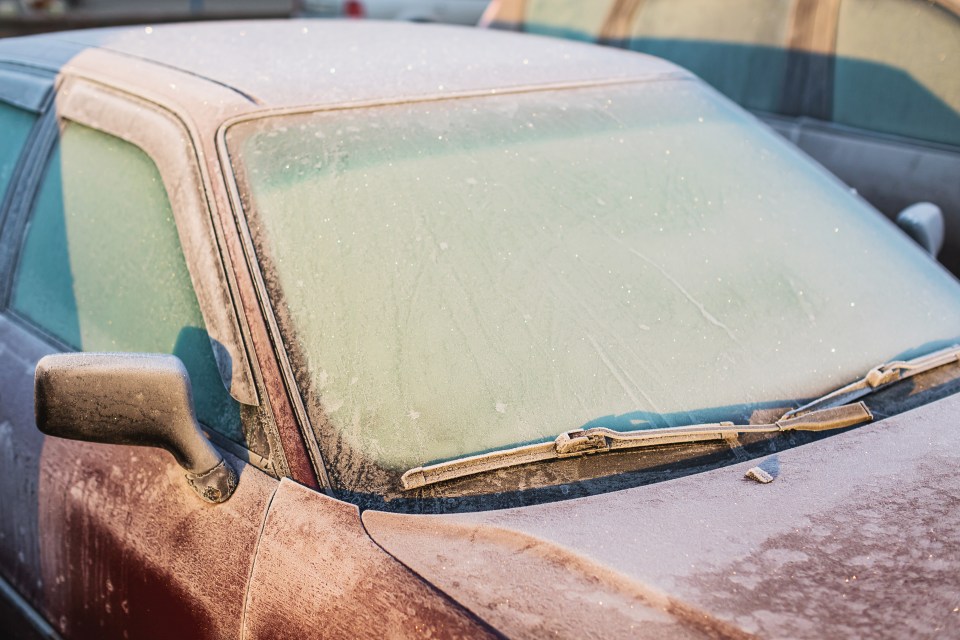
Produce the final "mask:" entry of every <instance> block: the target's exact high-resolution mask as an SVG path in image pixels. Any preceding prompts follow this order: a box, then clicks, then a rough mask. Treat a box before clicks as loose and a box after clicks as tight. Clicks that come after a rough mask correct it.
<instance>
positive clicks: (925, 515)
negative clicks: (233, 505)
mask: <svg viewBox="0 0 960 640" xmlns="http://www.w3.org/2000/svg"><path fill="white" fill-rule="evenodd" d="M958 414H960V396H953V397H950V398H946V399H943V400H941V401H939V402H936V403H932V404H929V405H926V406H923V407H920V408H918V409H915V410H913V411H910V412H908V413H904V414H900V415H898V416H894V417H891V418H887V419H885V420H880V421H878V422H875V423H873V424H871V425H868V426H865V427H862V428H859V429H855V430H852V431H849V432H846V433H843V434H839V435H837V436H834V437H831V438H827V439H824V440H821V441H818V442H815V443H812V444H808V445H805V446H802V447H797V448H795V449H790V450H787V451H782V452H780V453H778V454H776V455H775V456H771V457H770V458H767V459H761V460H752V461H749V462H745V463H743V464H739V465H733V466H729V467H724V468H722V469H717V470H714V471H710V472H706V473H701V474H697V475H692V476H688V477H684V478H679V479H675V480H671V481H667V482H663V483H660V484H655V485H649V486H644V487H637V488H633V489H628V490H623V491H617V492H612V493H607V494H602V495H597V496H591V497H588V498H581V499H576V500H569V501H565V502H556V503H550V504H541V505H536V506H530V507H523V508H517V509H508V510H502V511H489V512H478V513H466V514H451V515H438V516H427V515H410V514H395V513H385V512H377V511H366V512H364V514H363V522H364V525H365V526H366V528H367V531H368V532H369V534H370V535H371V536H372V537H373V539H374V540H375V541H376V542H377V543H378V544H380V545H381V546H382V547H383V548H384V549H385V550H387V551H388V552H389V553H391V554H393V555H394V556H395V557H396V558H397V559H399V560H400V561H401V562H403V563H404V564H406V565H407V566H408V567H410V568H411V569H412V570H413V571H415V572H417V573H418V574H419V575H421V576H422V577H423V578H424V579H426V580H427V581H429V582H431V583H433V584H434V585H435V586H436V587H438V588H439V589H441V590H443V591H445V592H446V593H448V594H449V595H450V596H451V597H452V598H454V599H455V600H457V601H458V602H460V603H461V604H462V605H463V606H465V607H466V608H467V609H469V610H471V611H472V612H473V613H475V614H476V615H477V616H479V617H481V618H483V619H484V620H486V621H487V622H489V623H490V624H491V625H493V626H494V627H495V628H497V629H498V630H500V631H501V632H503V633H504V634H506V635H508V636H511V637H546V636H557V637H577V638H589V637H596V638H610V637H633V638H637V637H639V638H647V637H670V638H676V637H724V638H726V637H733V638H739V637H752V636H760V637H791V638H803V637H810V638H823V637H871V638H876V637H898V638H900V637H917V636H928V635H931V636H932V635H938V636H940V635H943V636H949V637H960V474H958V471H960V429H958V419H957V416H958ZM758 464H762V466H763V468H765V469H766V470H768V471H771V472H772V474H773V475H774V476H775V480H774V481H773V482H772V483H770V484H760V483H758V482H755V481H753V480H749V479H746V478H745V477H744V474H745V473H746V471H747V470H748V469H750V468H751V467H753V466H756V465H758Z"/></svg>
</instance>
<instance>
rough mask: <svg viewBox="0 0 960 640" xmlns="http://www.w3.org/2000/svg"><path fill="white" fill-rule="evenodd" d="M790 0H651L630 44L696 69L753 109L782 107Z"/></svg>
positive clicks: (639, 15)
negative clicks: (781, 97)
mask: <svg viewBox="0 0 960 640" xmlns="http://www.w3.org/2000/svg"><path fill="white" fill-rule="evenodd" d="M790 8H791V1H790V0H723V2H718V1H717V0H645V1H644V2H642V3H641V4H640V8H639V10H638V11H637V13H636V17H635V19H634V26H633V32H632V34H631V40H630V48H631V49H633V50H635V51H643V52H644V53H649V54H652V55H655V56H660V57H661V58H666V59H667V60H671V61H673V62H675V63H677V64H679V65H680V66H683V67H686V68H687V69H690V70H691V71H693V72H694V73H696V74H697V75H698V76H700V77H701V78H703V79H704V80H706V81H707V82H709V83H710V84H712V85H713V86H714V87H716V88H717V89H719V90H720V91H721V92H723V93H724V94H726V95H727V96H729V97H730V98H731V99H733V100H734V101H736V102H738V103H740V104H741V105H743V106H745V107H749V108H751V109H760V110H762V111H772V112H776V111H778V110H779V108H780V96H781V93H782V91H783V85H784V78H785V75H786V68H787V47H786V43H787V36H788V30H789V23H790Z"/></svg>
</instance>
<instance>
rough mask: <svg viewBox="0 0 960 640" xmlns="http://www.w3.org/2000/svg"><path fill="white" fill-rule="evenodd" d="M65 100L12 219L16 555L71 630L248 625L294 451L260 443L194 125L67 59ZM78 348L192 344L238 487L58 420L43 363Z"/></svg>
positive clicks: (8, 340)
mask: <svg viewBox="0 0 960 640" xmlns="http://www.w3.org/2000/svg"><path fill="white" fill-rule="evenodd" d="M56 104H57V106H56V113H54V110H53V109H52V108H51V109H50V110H48V112H47V113H46V114H45V115H44V116H43V117H42V118H41V120H40V121H39V125H38V127H39V129H40V132H39V134H34V135H35V137H34V140H35V144H36V145H37V149H35V150H34V152H35V154H36V156H37V161H36V162H34V163H33V164H32V165H30V164H29V163H27V164H28V166H27V168H26V169H25V170H23V171H21V172H20V175H19V176H18V178H17V180H18V182H17V187H18V189H17V197H16V198H14V199H13V200H12V201H11V202H10V203H9V206H8V207H7V211H6V215H5V217H4V221H3V228H2V240H3V251H2V253H0V255H2V256H3V257H4V262H3V263H2V265H0V269H2V275H3V280H2V283H3V287H2V292H0V293H2V295H0V299H2V301H3V306H2V311H0V376H2V377H0V384H2V388H0V454H2V455H3V457H4V460H3V462H4V464H5V469H4V474H3V475H2V479H0V483H3V484H2V486H0V489H2V493H0V532H2V539H0V561H2V572H3V575H4V577H5V578H6V580H8V581H9V582H10V583H11V585H13V587H14V588H15V589H16V590H17V591H18V592H19V593H20V594H21V596H22V597H23V599H24V600H25V601H26V602H28V603H29V605H30V606H32V607H33V608H34V609H35V610H36V611H37V612H39V613H40V615H42V616H43V617H44V618H45V619H46V620H48V621H49V622H50V623H52V625H53V627H54V628H55V629H56V630H57V631H58V632H59V633H60V634H61V635H62V636H63V637H67V638H81V637H83V638H91V637H97V638H114V637H115V638H121V637H131V638H151V637H153V638H170V637H191V638H195V637H199V638H203V637H209V638H222V637H239V636H240V628H241V623H242V613H243V606H244V598H245V594H246V589H247V580H248V577H249V575H250V573H251V569H252V565H253V558H254V551H255V547H256V542H257V539H258V535H259V532H260V528H261V526H262V524H263V519H264V516H265V513H266V509H267V505H268V503H269V500H270V498H271V496H272V494H273V492H274V491H275V489H276V487H277V480H276V478H275V477H273V476H272V475H271V474H270V473H268V471H271V470H274V469H276V468H278V467H280V468H282V464H281V460H282V455H281V454H279V453H278V452H276V451H271V450H270V448H269V447H268V446H265V445H264V443H265V442H266V438H264V437H263V436H262V433H261V431H262V428H263V424H264V423H265V422H268V421H269V418H268V415H269V412H268V411H267V409H266V407H263V406H260V407H258V406H257V404H260V403H259V401H258V398H259V397H262V396H260V395H259V394H258V393H257V389H256V388H255V385H254V383H253V382H252V380H253V379H252V374H251V367H250V365H249V363H248V362H247V359H246V355H245V353H246V351H245V348H244V345H243V344H242V343H241V340H240V333H239V330H238V322H237V318H236V313H235V311H234V309H233V308H232V305H231V304H229V301H230V295H229V292H228V291H227V289H226V285H225V284H224V277H223V273H222V265H221V264H220V263H219V261H218V259H217V255H218V254H217V249H216V246H217V245H216V244H215V242H214V234H213V230H212V225H211V222H210V220H211V218H210V212H209V209H208V205H207V199H206V194H205V192H204V189H203V186H202V184H203V183H202V180H201V174H200V170H201V169H200V167H199V166H198V163H197V160H196V155H195V152H194V151H193V145H192V141H191V138H190V136H189V134H188V133H187V130H186V129H185V127H184V126H183V125H182V124H181V122H180V121H179V120H177V119H176V118H174V117H173V116H172V115H170V114H169V113H167V112H165V111H164V110H162V109H160V108H158V107H156V106H155V105H153V104H151V103H149V102H147V101H145V100H140V99H137V98H133V97H132V96H129V95H125V94H123V93H120V92H117V91H114V90H111V89H108V88H106V87H104V86H101V85H98V84H96V83H93V82H88V81H84V80H80V79H75V78H69V77H67V78H66V79H64V80H63V81H62V83H61V86H60V87H59V91H58V94H57V100H56ZM71 350H88V351H140V352H166V353H173V354H175V355H177V356H178V357H180V358H181V359H182V360H183V361H184V363H185V365H186V367H187V370H188V371H189V372H190V374H191V379H192V381H193V387H194V399H195V405H196V410H197V415H198V418H199V420H200V421H201V423H202V424H203V425H204V427H205V429H206V430H207V432H208V434H209V435H210V437H211V439H212V440H214V441H215V442H216V443H217V444H219V445H220V446H221V448H224V449H226V450H228V451H233V452H234V453H236V454H237V455H236V456H233V455H230V454H229V453H228V454H227V457H228V459H229V460H230V461H231V463H232V464H233V465H234V467H235V468H236V470H237V471H238V474H239V483H238V487H237V490H236V493H235V494H234V495H233V497H232V498H231V499H230V500H229V501H227V502H226V503H223V504H219V505H210V504H207V503H204V502H203V501H201V500H200V499H199V498H198V497H197V496H196V495H195V494H194V493H193V491H192V490H191V489H190V488H189V486H188V485H187V484H186V482H185V481H184V477H183V472H182V470H181V469H180V467H179V466H178V465H177V464H176V463H175V462H174V460H173V457H172V456H170V454H168V453H166V452H164V451H161V450H159V449H149V448H140V447H129V446H114V445H101V444H90V443H82V442H76V441H67V440H61V439H57V438H44V437H43V436H42V435H41V434H40V433H39V432H38V431H37V430H36V426H35V424H34V418H33V370H34V368H35V365H36V362H37V361H38V360H39V358H40V357H42V356H43V355H46V354H49V353H53V352H57V351H71ZM227 386H230V389H231V391H230V392H228V390H227V388H226V387H227ZM233 396H240V397H241V399H243V400H244V401H245V402H246V404H242V403H240V402H238V401H237V400H236V399H235V398H234V397H233ZM251 403H253V404H251ZM257 467H260V468H257ZM274 473H275V472H274Z"/></svg>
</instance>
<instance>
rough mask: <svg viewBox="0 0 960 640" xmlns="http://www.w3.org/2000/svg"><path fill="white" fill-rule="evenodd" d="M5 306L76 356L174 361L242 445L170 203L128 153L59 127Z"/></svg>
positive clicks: (207, 417)
mask: <svg viewBox="0 0 960 640" xmlns="http://www.w3.org/2000/svg"><path fill="white" fill-rule="evenodd" d="M12 308H13V310H14V311H15V312H16V313H17V314H18V315H20V316H22V317H23V318H25V319H27V320H28V321H30V322H31V323H32V324H34V325H36V326H37V327H39V328H41V329H42V330H44V331H45V332H47V333H49V334H51V335H53V336H54V337H56V338H57V339H58V340H60V341H61V342H63V343H66V344H67V345H69V346H71V347H73V348H75V349H78V350H82V351H134V352H136V351H139V352H151V353H172V354H174V355H176V356H178V357H179V358H180V359H181V360H182V361H183V363H184V364H185V365H186V367H187V370H188V371H189V373H190V379H191V381H192V383H193V389H194V401H195V403H196V409H197V417H198V418H199V419H200V420H201V422H203V423H204V424H206V425H207V426H209V427H210V428H212V429H214V430H216V431H218V432H220V433H221V434H223V435H225V436H227V437H229V438H231V439H233V440H235V441H238V442H240V441H242V430H241V428H240V411H239V405H238V404H237V403H236V401H235V400H233V399H232V398H231V397H230V396H229V394H228V393H227V391H226V389H225V388H224V386H223V383H222V382H221V378H220V374H219V371H218V369H217V366H216V361H215V360H214V356H213V350H212V348H211V346H210V340H209V337H208V336H207V332H206V329H205V327H204V322H203V317H202V315H201V313H200V307H199V304H198V302H197V298H196V294H195V293H194V290H193V285H192V283H191V281H190V275H189V272H188V271H187V266H186V261H185V260H184V256H183V250H182V248H181V246H180V239H179V237H178V235H177V228H176V225H175V223H174V218H173V212H172V210H171V206H170V201H169V199H168V197H167V193H166V190H165V188H164V185H163V182H162V180H161V177H160V173H159V171H158V170H157V167H156V165H155V164H154V163H153V161H152V160H150V158H149V157H148V156H147V155H146V154H145V153H144V152H143V151H141V150H140V149H138V148H137V147H135V146H133V145H131V144H129V143H127V142H124V141H122V140H120V139H118V138H115V137H112V136H109V135H107V134H104V133H101V132H98V131H95V130H93V129H88V128H86V127H83V126H80V125H77V124H73V123H68V124H67V125H66V128H65V129H64V131H63V133H62V135H61V140H60V145H59V147H58V149H57V150H56V151H55V153H54V154H53V155H52V156H51V160H50V164H49V166H48V167H47V170H46V175H45V177H44V179H43V182H42V184H41V188H40V193H39V195H38V198H37V201H36V203H35V205H34V210H33V213H32V218H31V221H30V224H29V227H28V230H27V235H26V239H25V242H24V245H23V248H22V252H21V255H20V264H19V266H18V269H17V273H16V276H15V282H14V289H13V302H12Z"/></svg>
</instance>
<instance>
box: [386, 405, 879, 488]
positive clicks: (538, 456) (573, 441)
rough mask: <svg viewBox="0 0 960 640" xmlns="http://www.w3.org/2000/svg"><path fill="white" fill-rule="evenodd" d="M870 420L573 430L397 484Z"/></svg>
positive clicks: (859, 410) (812, 417)
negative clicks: (639, 429)
mask: <svg viewBox="0 0 960 640" xmlns="http://www.w3.org/2000/svg"><path fill="white" fill-rule="evenodd" d="M871 420H873V414H871V413H870V410H869V409H868V408H867V407H866V405H864V404H863V403H862V402H858V403H856V404H848V405H845V406H842V407H835V408H831V409H823V410H819V411H811V412H809V413H807V414H806V415H804V416H802V417H795V418H789V419H780V420H778V421H777V422H774V423H772V424H754V425H735V424H733V423H732V422H717V423H712V424H697V425H691V426H686V427H671V428H667V429H646V430H642V431H614V430H613V429H606V428H604V427H594V428H591V429H577V430H575V431H567V432H565V433H561V434H560V435H559V436H557V438H556V439H555V440H554V441H553V442H542V443H539V444H529V445H524V446H522V447H514V448H512V449H502V450H500V451H491V452H489V453H482V454H479V455H475V456H469V457H466V458H459V459H457V460H450V461H447V462H439V463H437V464H431V465H427V466H423V467H416V468H415V469H410V470H409V471H407V472H406V473H404V474H403V475H402V476H401V477H400V484H401V485H402V486H403V489H404V490H405V491H409V490H411V489H417V488H419V487H424V486H427V485H431V484H436V483H438V482H444V481H446V480H455V479H457V478H463V477H466V476H472V475H476V474H480V473H488V472H490V471H496V470H498V469H505V468H508V467H516V466H520V465H524V464H530V463H532V462H540V461H543V460H556V459H560V458H571V457H574V456H585V455H592V454H598V453H607V452H610V451H621V450H627V449H641V448H645V447H662V446H665V445H678V444H685V443H691V442H710V441H717V440H725V441H727V442H728V443H730V445H731V446H735V445H737V444H738V441H737V439H738V437H739V436H740V435H741V434H747V433H778V432H786V431H828V430H832V429H843V428H845V427H852V426H855V425H858V424H863V423H865V422H869V421H871Z"/></svg>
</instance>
